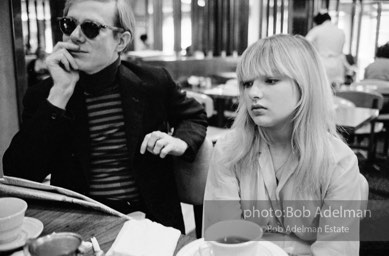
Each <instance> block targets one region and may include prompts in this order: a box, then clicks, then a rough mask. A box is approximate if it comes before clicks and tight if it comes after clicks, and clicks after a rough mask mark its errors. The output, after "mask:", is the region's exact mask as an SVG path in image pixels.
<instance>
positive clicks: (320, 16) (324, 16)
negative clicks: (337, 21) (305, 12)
mask: <svg viewBox="0 0 389 256" xmlns="http://www.w3.org/2000/svg"><path fill="white" fill-rule="evenodd" d="M326 20H331V16H330V15H329V14H328V12H326V13H318V14H317V15H316V16H315V17H313V22H315V23H316V24H317V25H320V24H322V23H323V22H324V21H326Z"/></svg>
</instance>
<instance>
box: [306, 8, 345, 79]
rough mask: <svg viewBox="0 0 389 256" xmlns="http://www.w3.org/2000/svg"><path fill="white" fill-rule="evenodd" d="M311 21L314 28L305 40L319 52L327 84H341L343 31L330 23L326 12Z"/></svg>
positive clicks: (343, 68) (343, 74) (342, 75)
mask: <svg viewBox="0 0 389 256" xmlns="http://www.w3.org/2000/svg"><path fill="white" fill-rule="evenodd" d="M313 21H314V23H315V24H316V26H315V27H313V28H312V29H311V30H310V31H309V32H308V34H307V35H306V39H307V40H308V41H310V42H311V43H312V44H313V46H314V47H315V48H316V50H317V51H318V52H319V54H320V57H321V59H322V61H323V64H324V66H325V69H326V73H327V76H328V80H329V82H330V83H331V84H334V83H335V84H342V83H343V82H344V77H345V67H344V63H345V62H346V60H345V57H344V55H343V46H344V43H345V34H344V32H343V30H341V29H339V28H338V27H337V26H336V25H334V24H333V23H332V22H331V16H330V15H329V14H328V13H327V12H325V13H318V14H317V15H316V16H315V17H314V18H313Z"/></svg>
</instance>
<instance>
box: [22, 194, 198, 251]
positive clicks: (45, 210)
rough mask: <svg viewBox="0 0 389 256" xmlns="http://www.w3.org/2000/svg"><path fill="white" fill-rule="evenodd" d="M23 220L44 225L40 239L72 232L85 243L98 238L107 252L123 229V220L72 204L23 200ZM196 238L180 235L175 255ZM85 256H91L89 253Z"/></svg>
mask: <svg viewBox="0 0 389 256" xmlns="http://www.w3.org/2000/svg"><path fill="white" fill-rule="evenodd" d="M26 201H27V203H28V209H27V211H26V216H28V217H33V218H37V219H39V220H40V221H42V223H43V225H44V229H43V232H42V234H41V236H43V235H47V234H50V233H52V232H75V233H78V234H79V235H81V237H82V238H83V240H84V241H89V239H90V238H91V237H92V236H95V237H96V238H97V241H98V242H99V244H100V247H101V249H102V250H103V251H105V252H107V251H108V249H109V248H110V247H111V245H112V243H113V242H114V240H115V238H116V236H117V235H118V233H119V231H120V229H121V228H122V226H123V224H124V222H125V221H126V220H125V219H122V218H120V217H117V216H112V215H108V214H106V213H103V212H99V211H95V210H93V209H89V208H85V207H82V206H78V205H75V204H70V203H64V202H53V201H43V200H26ZM194 240H195V238H193V237H190V236H185V235H181V236H180V238H179V240H178V242H177V247H176V251H175V253H174V255H176V253H177V252H178V251H179V250H180V249H181V248H182V247H183V246H185V245H186V244H188V243H190V242H192V241H194ZM86 255H93V254H92V252H90V253H89V254H86Z"/></svg>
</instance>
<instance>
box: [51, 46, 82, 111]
mask: <svg viewBox="0 0 389 256" xmlns="http://www.w3.org/2000/svg"><path fill="white" fill-rule="evenodd" d="M79 48H80V47H79V46H78V45H76V44H74V43H71V42H59V43H57V44H56V45H55V46H54V49H53V53H52V54H50V55H49V56H48V57H47V58H46V65H47V68H48V70H49V72H50V75H51V77H52V78H53V82H54V85H53V87H52V88H51V90H50V94H49V97H48V101H49V102H50V103H51V104H53V105H55V106H57V107H59V108H62V109H65V107H66V104H67V103H68V101H69V99H70V97H71V96H72V94H73V91H74V87H75V85H76V83H77V81H78V80H79V78H80V76H79V73H78V65H77V63H76V61H75V59H74V58H73V56H72V55H71V54H70V53H69V52H71V51H77V50H79Z"/></svg>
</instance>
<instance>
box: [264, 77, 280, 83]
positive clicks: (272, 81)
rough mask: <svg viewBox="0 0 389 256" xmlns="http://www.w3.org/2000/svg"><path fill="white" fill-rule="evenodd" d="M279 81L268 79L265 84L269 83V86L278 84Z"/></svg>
mask: <svg viewBox="0 0 389 256" xmlns="http://www.w3.org/2000/svg"><path fill="white" fill-rule="evenodd" d="M279 81H280V80H279V79H273V78H266V79H265V83H267V84H276V83H278V82H279Z"/></svg>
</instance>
